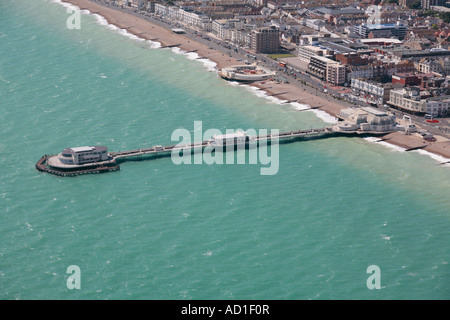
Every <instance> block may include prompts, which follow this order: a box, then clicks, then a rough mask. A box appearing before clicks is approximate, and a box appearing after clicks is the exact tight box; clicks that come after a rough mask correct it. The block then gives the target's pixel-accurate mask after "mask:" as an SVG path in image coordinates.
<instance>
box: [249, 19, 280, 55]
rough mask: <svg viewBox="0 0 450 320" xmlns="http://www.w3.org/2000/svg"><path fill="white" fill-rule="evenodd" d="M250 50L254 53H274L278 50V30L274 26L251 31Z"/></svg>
mask: <svg viewBox="0 0 450 320" xmlns="http://www.w3.org/2000/svg"><path fill="white" fill-rule="evenodd" d="M250 49H251V50H253V51H254V52H255V53H276V52H278V51H279V49H280V29H279V28H277V27H276V26H270V27H263V28H258V29H256V30H252V33H251V46H250Z"/></svg>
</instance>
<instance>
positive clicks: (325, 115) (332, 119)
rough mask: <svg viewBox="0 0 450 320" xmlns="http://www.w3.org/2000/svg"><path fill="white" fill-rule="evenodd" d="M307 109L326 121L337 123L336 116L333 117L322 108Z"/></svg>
mask: <svg viewBox="0 0 450 320" xmlns="http://www.w3.org/2000/svg"><path fill="white" fill-rule="evenodd" d="M307 111H311V112H314V113H315V114H316V116H317V117H318V118H320V119H322V120H323V121H324V122H326V123H337V122H338V119H337V118H336V117H333V116H332V115H331V114H328V113H326V112H325V111H323V110H317V109H311V110H307Z"/></svg>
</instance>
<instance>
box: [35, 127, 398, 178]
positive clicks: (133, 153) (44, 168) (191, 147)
mask: <svg viewBox="0 0 450 320" xmlns="http://www.w3.org/2000/svg"><path fill="white" fill-rule="evenodd" d="M387 133H389V132H382V133H380V132H359V131H336V130H335V129H334V128H333V127H324V128H318V129H309V130H295V131H285V132H280V133H278V134H275V133H268V134H265V135H256V136H246V137H247V138H248V140H247V141H246V143H245V144H246V145H250V144H254V145H259V144H261V143H266V144H270V143H287V142H295V141H298V140H309V139H323V138H328V137H333V136H362V135H380V134H382V135H385V134H387ZM213 141H214V140H205V141H202V142H195V143H191V144H186V145H179V144H177V145H168V146H154V147H151V148H143V149H133V150H127V151H118V152H110V153H109V156H110V158H111V159H112V160H113V161H109V163H108V165H104V164H96V163H92V167H91V168H86V167H80V168H79V169H78V170H77V169H76V170H70V171H65V170H55V168H53V167H51V166H49V165H48V164H49V162H48V159H49V158H51V157H54V156H55V155H52V156H49V155H45V156H43V157H42V158H41V159H39V161H38V162H37V163H36V169H37V170H39V171H41V172H47V173H50V174H54V175H58V176H63V177H72V176H77V175H82V174H91V173H104V172H111V171H117V170H120V166H119V164H118V163H120V162H125V161H133V160H143V159H147V158H148V159H152V158H159V157H165V156H170V155H171V154H172V152H183V153H184V152H191V153H192V152H198V151H201V150H204V148H206V147H213V148H220V146H218V145H215V144H214V143H213ZM222 148H226V146H223V147H222ZM224 150H226V149H224Z"/></svg>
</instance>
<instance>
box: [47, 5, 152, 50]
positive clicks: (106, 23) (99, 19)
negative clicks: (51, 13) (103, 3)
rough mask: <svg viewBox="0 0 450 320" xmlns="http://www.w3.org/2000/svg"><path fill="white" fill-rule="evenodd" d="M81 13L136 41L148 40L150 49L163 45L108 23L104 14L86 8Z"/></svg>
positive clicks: (75, 8)
mask: <svg viewBox="0 0 450 320" xmlns="http://www.w3.org/2000/svg"><path fill="white" fill-rule="evenodd" d="M51 2H53V3H58V4H61V5H62V6H64V7H66V8H72V9H74V10H80V8H79V7H77V6H75V5H72V4H70V3H67V2H63V1H61V0H51ZM80 13H82V14H85V15H91V16H93V17H95V18H96V21H97V23H98V24H99V25H101V26H105V27H107V28H108V29H110V30H113V31H116V32H118V33H119V34H121V35H123V36H125V37H128V38H130V39H132V40H135V41H147V42H148V44H149V48H150V49H157V48H160V47H161V43H159V42H156V41H151V40H146V39H143V38H141V37H138V36H136V35H134V34H132V33H130V32H128V31H127V30H126V29H121V28H119V27H117V26H116V25H114V24H111V23H108V21H107V20H106V19H105V17H103V16H101V15H99V14H97V13H91V12H90V11H89V10H86V9H84V10H80Z"/></svg>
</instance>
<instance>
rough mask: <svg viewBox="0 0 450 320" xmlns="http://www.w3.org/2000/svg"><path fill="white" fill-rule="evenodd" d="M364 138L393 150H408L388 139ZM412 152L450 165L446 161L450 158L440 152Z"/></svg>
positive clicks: (420, 150)
mask: <svg viewBox="0 0 450 320" xmlns="http://www.w3.org/2000/svg"><path fill="white" fill-rule="evenodd" d="M364 140H366V141H369V142H373V143H377V144H381V145H383V146H385V147H387V148H389V149H391V150H394V151H398V152H405V150H406V149H405V148H402V147H399V146H396V145H394V144H391V143H389V142H387V141H380V142H378V140H379V138H375V137H366V138H364ZM411 152H416V153H419V154H421V155H424V156H427V157H430V158H432V159H434V160H436V161H437V162H439V163H445V164H443V166H445V167H450V164H449V163H446V162H449V161H450V159H448V158H445V157H443V156H440V155H438V154H434V153H431V152H429V151H426V150H423V149H418V150H413V151H411Z"/></svg>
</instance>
